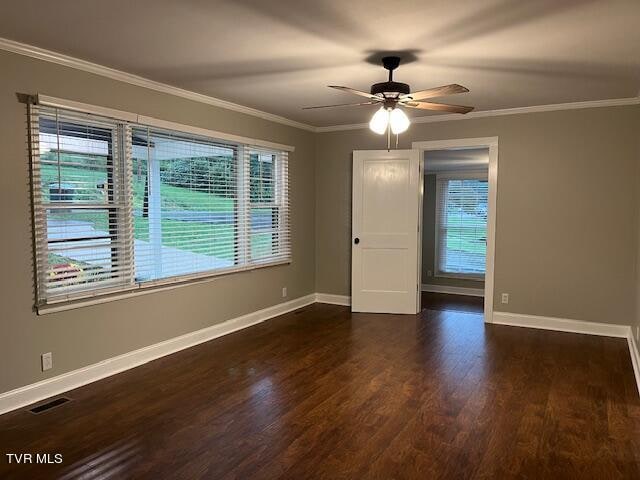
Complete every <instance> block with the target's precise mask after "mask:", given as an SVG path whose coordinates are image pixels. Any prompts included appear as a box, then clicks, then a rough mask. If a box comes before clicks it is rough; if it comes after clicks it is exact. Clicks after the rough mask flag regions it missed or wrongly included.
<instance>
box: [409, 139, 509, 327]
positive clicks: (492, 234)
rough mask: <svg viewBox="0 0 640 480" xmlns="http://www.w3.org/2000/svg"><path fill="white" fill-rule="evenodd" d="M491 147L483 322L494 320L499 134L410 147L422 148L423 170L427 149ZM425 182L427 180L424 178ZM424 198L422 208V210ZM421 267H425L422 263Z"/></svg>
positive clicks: (429, 141)
mask: <svg viewBox="0 0 640 480" xmlns="http://www.w3.org/2000/svg"><path fill="white" fill-rule="evenodd" d="M482 147H485V148H489V172H488V180H489V192H488V205H487V208H488V212H487V256H486V269H485V276H484V321H485V323H492V322H493V296H494V273H495V258H496V251H495V244H496V206H497V198H498V137H480V138H456V139H449V140H428V141H422V142H420V141H419V142H413V143H412V144H411V148H412V149H414V150H419V151H420V159H421V166H422V170H423V171H424V168H425V167H424V152H426V151H428V150H446V149H448V148H482ZM423 182H424V179H423ZM422 197H423V196H421V199H420V211H422ZM419 222H420V232H423V231H424V230H423V227H422V214H421V216H420V219H419ZM420 269H422V266H420Z"/></svg>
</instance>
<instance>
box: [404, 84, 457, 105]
mask: <svg viewBox="0 0 640 480" xmlns="http://www.w3.org/2000/svg"><path fill="white" fill-rule="evenodd" d="M468 91H469V89H467V88H465V87H463V86H462V85H458V84H457V83H453V84H451V85H444V86H442V87H435V88H428V89H427V90H420V91H419V92H411V93H407V94H406V95H402V96H401V97H400V98H401V99H407V100H409V99H411V100H414V101H415V100H422V99H423V98H433V97H444V96H446V95H453V94H454V93H466V92H468Z"/></svg>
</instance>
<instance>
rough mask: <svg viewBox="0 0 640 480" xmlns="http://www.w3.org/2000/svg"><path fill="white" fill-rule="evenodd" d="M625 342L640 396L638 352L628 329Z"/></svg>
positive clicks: (639, 354) (639, 360)
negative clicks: (627, 344)
mask: <svg viewBox="0 0 640 480" xmlns="http://www.w3.org/2000/svg"><path fill="white" fill-rule="evenodd" d="M627 342H628V343H629V355H631V365H632V366H633V374H634V376H635V377H636V387H637V389H638V393H639V394H640V352H639V351H638V344H637V343H636V339H635V337H634V336H633V330H632V329H631V328H629V335H628V336H627Z"/></svg>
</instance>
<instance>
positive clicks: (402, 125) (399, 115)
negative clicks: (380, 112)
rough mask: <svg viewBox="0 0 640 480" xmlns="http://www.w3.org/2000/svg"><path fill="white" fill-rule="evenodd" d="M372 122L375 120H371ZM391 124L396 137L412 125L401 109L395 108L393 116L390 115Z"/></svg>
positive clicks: (392, 112)
mask: <svg viewBox="0 0 640 480" xmlns="http://www.w3.org/2000/svg"><path fill="white" fill-rule="evenodd" d="M371 121H373V119H371ZM389 122H390V123H391V132H392V133H394V134H396V135H397V134H399V133H402V132H405V131H406V130H407V128H409V125H411V122H410V121H409V117H407V114H406V113H404V112H403V111H402V110H400V109H399V108H394V109H393V110H392V111H391V115H389ZM372 130H373V128H372Z"/></svg>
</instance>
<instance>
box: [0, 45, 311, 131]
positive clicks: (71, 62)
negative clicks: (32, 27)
mask: <svg viewBox="0 0 640 480" xmlns="http://www.w3.org/2000/svg"><path fill="white" fill-rule="evenodd" d="M0 50H5V51H7V52H12V53H17V54H19V55H24V56H27V57H31V58H37V59H38V60H44V61H46V62H51V63H55V64H57V65H63V66H65V67H70V68H75V69H76V70H81V71H83V72H89V73H93V74H95V75H100V76H102V77H107V78H111V79H112V80H118V81H120V82H125V83H129V84H131V85H136V86H138V87H144V88H148V89H150V90H155V91H157V92H162V93H168V94H170V95H175V96H177V97H182V98H186V99H188V100H193V101H195V102H200V103H206V104H207V105H213V106H214V107H220V108H225V109H227V110H232V111H234V112H239V113H244V114H246V115H251V116H253V117H258V118H262V119H263V120H268V121H271V122H276V123H281V124H283V125H288V126H290V127H295V128H300V129H302V130H308V131H311V132H313V131H315V128H316V127H313V126H311V125H307V124H306V123H302V122H297V121H295V120H290V119H288V118H285V117H282V116H280V115H274V114H273V113H268V112H263V111H262V110H257V109H255V108H251V107H246V106H244V105H239V104H237V103H233V102H228V101H226V100H221V99H219V98H215V97H211V96H209V95H203V94H201V93H196V92H192V91H189V90H184V89H182V88H178V87H174V86H171V85H167V84H165V83H160V82H156V81H154V80H149V79H147V78H144V77H140V76H138V75H133V74H131V73H127V72H123V71H121V70H116V69H114V68H110V67H105V66H103V65H98V64H97V63H93V62H88V61H86V60H81V59H79V58H75V57H71V56H69V55H64V54H62V53H58V52H53V51H51V50H47V49H44V48H40V47H35V46H33V45H27V44H25V43H21V42H16V41H14V40H9V39H6V38H0Z"/></svg>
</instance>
